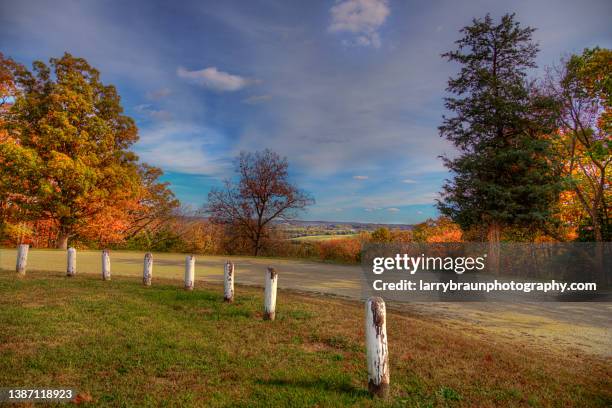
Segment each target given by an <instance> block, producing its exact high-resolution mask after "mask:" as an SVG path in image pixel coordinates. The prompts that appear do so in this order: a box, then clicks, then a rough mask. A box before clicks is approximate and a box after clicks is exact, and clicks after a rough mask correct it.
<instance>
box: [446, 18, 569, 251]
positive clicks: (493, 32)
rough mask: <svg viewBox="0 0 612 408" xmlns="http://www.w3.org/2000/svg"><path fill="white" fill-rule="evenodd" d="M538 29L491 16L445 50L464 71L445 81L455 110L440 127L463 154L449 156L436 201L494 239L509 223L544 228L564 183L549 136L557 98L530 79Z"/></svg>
mask: <svg viewBox="0 0 612 408" xmlns="http://www.w3.org/2000/svg"><path fill="white" fill-rule="evenodd" d="M533 31H534V29H533V28H530V27H521V26H520V24H519V23H518V22H517V21H515V19H514V15H513V14H506V15H504V16H503V17H502V18H501V21H500V22H499V23H495V22H494V21H493V19H492V18H491V17H490V16H489V15H487V16H486V17H485V18H484V19H475V20H473V24H472V25H470V26H467V27H464V28H463V29H462V30H461V33H462V34H463V38H461V39H460V40H458V41H457V42H456V44H457V49H456V50H454V51H450V52H447V53H445V54H443V57H445V58H447V59H448V60H449V61H451V62H455V63H458V64H459V65H460V70H459V73H458V75H457V76H456V77H454V78H451V79H449V81H448V88H447V91H448V92H450V93H451V94H452V96H450V97H448V98H446V99H445V106H446V108H447V109H448V111H449V112H450V113H451V114H452V115H450V116H444V117H443V123H442V125H441V126H440V127H439V130H440V135H441V136H442V137H445V138H446V139H448V140H449V141H451V142H452V143H453V144H454V145H455V146H456V148H457V149H458V151H459V155H458V156H457V157H455V158H446V159H445V164H446V166H447V167H448V168H449V169H450V170H451V171H452V173H453V176H454V179H452V180H448V181H447V182H446V184H445V185H444V186H443V192H442V200H441V201H439V202H438V208H439V209H440V211H441V212H442V214H443V215H446V216H449V217H450V218H451V219H452V220H453V221H454V222H456V223H458V224H459V225H460V226H461V228H462V229H463V230H470V229H474V228H481V226H482V227H484V228H482V229H484V231H485V233H486V237H487V239H488V241H489V242H491V243H496V242H499V241H500V237H501V235H502V230H503V228H504V227H509V226H513V227H522V226H524V227H528V228H529V227H533V226H536V227H545V226H546V223H547V222H548V220H549V219H550V213H551V207H552V205H553V203H555V202H556V199H557V195H558V190H559V177H558V175H557V174H556V173H555V171H554V166H551V164H550V162H549V157H550V155H549V154H548V152H549V149H550V142H549V140H548V139H547V137H546V135H548V134H550V132H551V131H552V130H554V129H555V127H556V122H555V120H556V116H555V115H556V111H555V104H554V101H553V100H551V99H550V98H547V97H544V96H541V95H539V94H538V93H537V92H535V90H534V87H533V86H531V84H530V83H529V82H528V81H527V79H526V78H527V71H528V69H530V68H534V67H535V62H534V61H535V57H536V54H537V52H538V48H537V46H536V44H534V43H533V42H532V39H531V36H532V33H533Z"/></svg>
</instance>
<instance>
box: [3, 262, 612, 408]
mask: <svg viewBox="0 0 612 408" xmlns="http://www.w3.org/2000/svg"><path fill="white" fill-rule="evenodd" d="M181 284H182V282H180V281H177V280H161V279H156V280H155V281H154V286H152V287H150V288H144V287H142V286H141V284H140V281H139V279H137V278H135V277H125V276H121V277H115V276H114V277H113V280H112V281H110V282H103V281H101V280H100V279H99V278H98V277H97V276H95V275H80V276H77V277H76V278H72V279H69V278H65V277H64V276H63V273H57V272H28V275H27V277H26V278H24V279H18V278H16V276H15V274H14V273H13V272H12V271H6V270H5V271H2V272H0V303H1V305H0V327H1V328H2V330H0V386H2V387H6V386H36V387H61V386H65V387H74V388H76V389H78V390H79V392H80V393H81V394H82V395H83V396H84V398H85V400H88V401H91V402H89V405H92V406H134V405H145V404H146V405H153V406H156V405H157V406H182V407H185V406H202V405H207V406H208V405H213V406H224V405H225V406H227V405H231V406H345V405H357V406H387V405H390V406H414V407H418V406H422V407H426V406H466V407H473V406H500V405H503V406H559V407H567V406H576V407H586V406H602V407H603V406H610V404H611V403H612V384H611V380H610V379H611V378H612V368H611V366H610V364H609V361H604V360H599V359H596V358H592V357H588V356H584V355H580V354H577V353H575V352H567V353H564V354H559V353H558V352H552V351H547V350H542V349H533V348H532V347H531V346H530V344H523V343H517V342H516V341H509V340H504V339H497V338H490V337H486V336H484V337H483V336H482V335H480V336H477V335H473V334H469V333H465V332H460V331H453V330H451V329H449V327H445V326H443V325H442V324H441V323H440V322H436V321H431V320H424V319H423V318H421V317H417V316H411V315H407V314H397V313H393V312H391V313H389V315H388V325H387V327H388V335H389V344H390V355H391V381H392V389H391V397H390V399H389V400H388V401H379V400H374V399H371V398H370V397H369V396H368V394H367V392H366V389H367V378H366V377H367V372H366V366H365V356H364V354H365V349H364V343H363V337H364V334H363V329H362V327H363V322H362V320H363V307H362V305H361V304H359V303H356V302H349V301H343V300H337V299H331V298H323V297H314V296H312V297H311V296H305V295H300V294H295V293H291V292H286V291H280V292H279V299H278V306H277V310H278V312H277V320H276V321H274V322H269V321H263V320H262V312H261V309H262V293H261V292H262V290H260V289H257V288H252V287H241V286H238V287H237V301H236V302H235V303H234V304H232V305H228V304H224V303H223V302H222V290H221V286H219V285H213V284H208V285H202V284H200V285H199V286H198V287H197V288H196V290H195V291H194V292H191V293H190V292H185V291H183V290H182V289H181Z"/></svg>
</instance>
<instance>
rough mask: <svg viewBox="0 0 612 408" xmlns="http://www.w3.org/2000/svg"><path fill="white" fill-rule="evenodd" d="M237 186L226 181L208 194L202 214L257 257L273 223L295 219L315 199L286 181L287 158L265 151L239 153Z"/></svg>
mask: <svg viewBox="0 0 612 408" xmlns="http://www.w3.org/2000/svg"><path fill="white" fill-rule="evenodd" d="M237 161H238V163H237V168H236V171H237V173H238V174H239V176H240V180H239V181H238V184H235V183H232V182H231V181H229V180H227V181H226V182H225V187H224V188H222V189H216V188H213V189H212V190H211V191H210V193H209V194H208V203H207V205H206V207H205V211H206V212H207V213H208V214H209V216H210V219H211V221H212V222H215V223H220V224H225V225H229V226H231V227H233V228H235V229H236V231H237V232H238V233H239V234H241V235H242V236H243V237H245V238H247V239H248V240H249V241H250V242H251V245H252V247H253V254H254V255H255V256H257V255H258V254H259V253H260V251H261V249H262V247H263V242H264V239H265V238H266V237H267V235H268V230H269V228H270V224H271V222H272V221H273V220H275V219H277V218H279V219H291V218H294V217H295V216H296V215H297V214H298V212H299V211H301V210H303V209H304V208H305V207H306V206H308V205H311V204H314V199H313V198H312V197H311V196H310V195H308V194H307V193H305V192H303V191H301V190H299V189H298V188H297V187H296V186H294V185H293V184H291V183H290V182H289V180H288V176H289V175H288V171H287V169H288V166H289V164H288V163H287V159H286V158H281V157H280V156H279V155H278V154H277V153H275V152H273V151H271V150H269V149H266V150H263V151H259V152H255V153H246V152H242V153H240V156H239V157H238V158H237Z"/></svg>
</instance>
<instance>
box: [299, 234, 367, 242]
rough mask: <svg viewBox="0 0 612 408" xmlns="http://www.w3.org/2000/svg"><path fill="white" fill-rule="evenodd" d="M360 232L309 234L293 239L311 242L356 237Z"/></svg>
mask: <svg viewBox="0 0 612 408" xmlns="http://www.w3.org/2000/svg"><path fill="white" fill-rule="evenodd" d="M358 235H359V234H345V235H308V236H305V237H297V238H292V239H291V240H292V241H300V242H309V241H328V240H330V239H342V238H354V237H356V236H358Z"/></svg>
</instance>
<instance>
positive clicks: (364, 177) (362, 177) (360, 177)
mask: <svg viewBox="0 0 612 408" xmlns="http://www.w3.org/2000/svg"><path fill="white" fill-rule="evenodd" d="M353 179H355V180H367V179H368V176H353Z"/></svg>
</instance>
